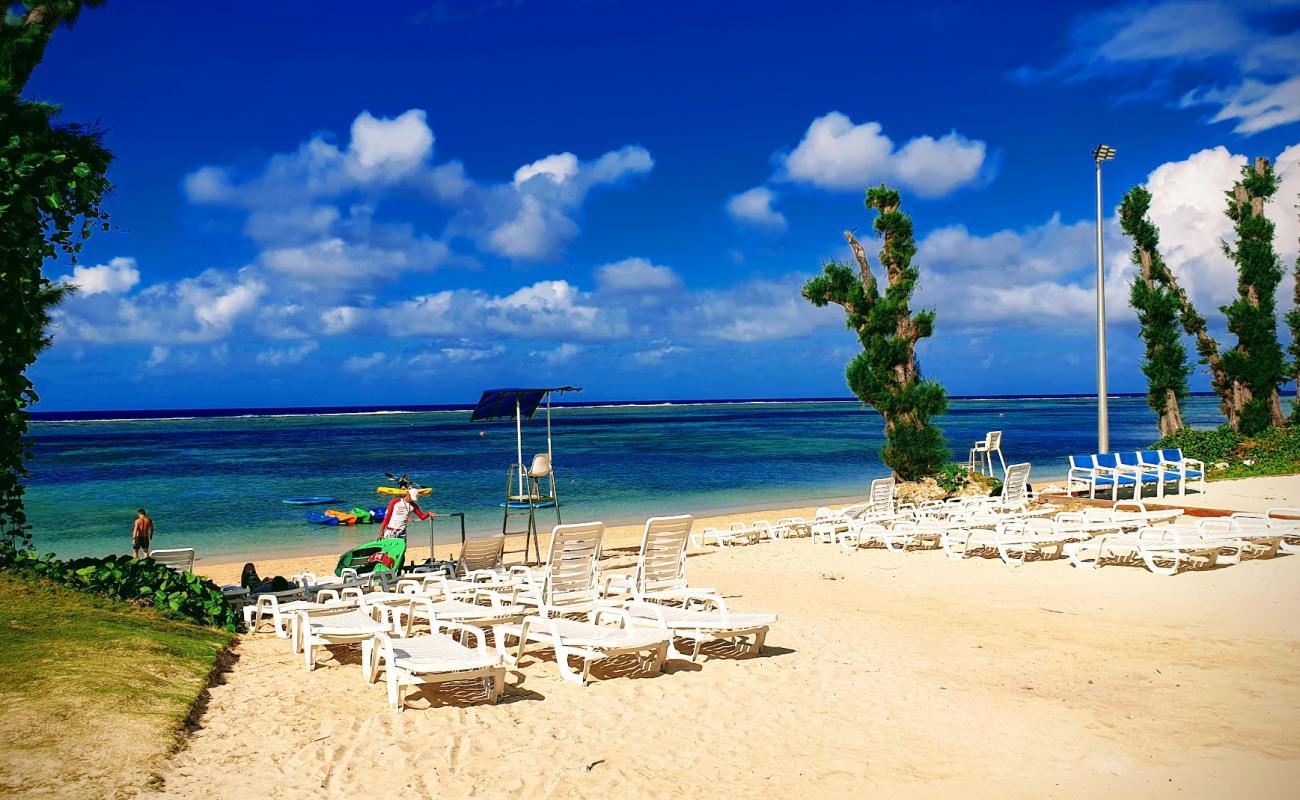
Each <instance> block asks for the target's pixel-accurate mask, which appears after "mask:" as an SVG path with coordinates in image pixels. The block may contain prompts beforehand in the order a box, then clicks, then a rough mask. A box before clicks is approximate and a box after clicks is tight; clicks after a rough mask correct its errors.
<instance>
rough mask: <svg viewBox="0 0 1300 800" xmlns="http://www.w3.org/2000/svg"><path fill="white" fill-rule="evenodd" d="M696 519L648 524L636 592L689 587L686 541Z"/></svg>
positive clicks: (638, 563) (688, 517)
mask: <svg viewBox="0 0 1300 800" xmlns="http://www.w3.org/2000/svg"><path fill="white" fill-rule="evenodd" d="M694 522H695V518H694V517H692V516H691V515H690V514H681V515H680V516H676V517H651V518H650V519H648V520H646V521H645V535H644V536H643V537H642V539H641V555H640V556H638V557H637V560H636V590H637V592H638V593H640V594H645V593H647V592H655V591H660V590H662V589H678V588H681V587H683V586H685V585H686V540H687V537H689V536H690V534H691V525H692V524H693V523H694Z"/></svg>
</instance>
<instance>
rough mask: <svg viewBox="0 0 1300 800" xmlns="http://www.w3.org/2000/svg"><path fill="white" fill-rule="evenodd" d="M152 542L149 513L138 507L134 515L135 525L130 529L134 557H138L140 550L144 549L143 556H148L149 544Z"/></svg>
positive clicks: (151, 526) (151, 524)
mask: <svg viewBox="0 0 1300 800" xmlns="http://www.w3.org/2000/svg"><path fill="white" fill-rule="evenodd" d="M152 542H153V520H151V519H149V515H148V514H146V513H144V509H143V508H142V509H140V510H139V511H137V512H136V515H135V527H134V528H132V529H131V548H132V550H134V552H135V555H134V557H135V558H139V557H140V551H141V550H143V551H144V557H145V558H148V557H149V545H150V544H151V543H152Z"/></svg>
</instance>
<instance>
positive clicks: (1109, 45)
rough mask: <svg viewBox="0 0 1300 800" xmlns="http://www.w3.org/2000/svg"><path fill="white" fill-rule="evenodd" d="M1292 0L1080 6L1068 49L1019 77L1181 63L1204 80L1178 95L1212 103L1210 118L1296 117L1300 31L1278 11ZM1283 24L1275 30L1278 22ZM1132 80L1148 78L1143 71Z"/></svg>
mask: <svg viewBox="0 0 1300 800" xmlns="http://www.w3.org/2000/svg"><path fill="white" fill-rule="evenodd" d="M1293 6H1295V3H1294V2H1293V1H1292V0H1280V1H1279V2H1268V3H1247V2H1236V3H1229V2H1220V1H1218V0H1213V1H1211V0H1164V2H1156V3H1149V4H1129V5H1124V6H1117V7H1114V8H1110V9H1105V10H1102V11H1098V12H1093V13H1089V14H1085V15H1083V16H1082V17H1080V18H1078V19H1077V20H1076V21H1075V23H1074V28H1073V33H1072V39H1073V46H1072V49H1071V51H1070V52H1069V53H1068V54H1066V55H1065V57H1063V58H1062V59H1061V60H1060V61H1059V62H1058V63H1057V64H1055V65H1053V66H1052V67H1049V68H1046V69H1036V68H1032V67H1022V68H1021V69H1019V70H1017V71H1016V72H1015V75H1016V76H1017V77H1019V78H1020V79H1022V80H1026V81H1036V80H1043V79H1054V78H1064V79H1066V80H1087V79H1091V78H1100V77H1110V76H1112V75H1113V74H1115V73H1117V72H1120V71H1133V70H1135V69H1136V70H1144V71H1146V72H1148V73H1150V72H1155V73H1157V74H1158V75H1162V76H1163V77H1162V78H1161V79H1160V80H1161V83H1163V82H1166V81H1167V80H1168V77H1167V76H1168V75H1170V74H1173V73H1175V72H1176V71H1182V72H1185V73H1187V74H1189V75H1195V76H1197V77H1196V79H1197V80H1201V81H1209V82H1208V83H1202V84H1200V85H1197V86H1195V87H1193V88H1192V89H1190V90H1187V91H1186V92H1184V93H1183V94H1182V96H1181V98H1178V101H1177V102H1178V104H1179V105H1180V106H1182V107H1185V108H1187V107H1193V106H1208V107H1210V108H1211V109H1214V113H1213V114H1212V115H1211V116H1210V118H1209V122H1211V123H1219V122H1229V123H1232V124H1233V126H1234V127H1233V130H1235V131H1236V132H1237V133H1244V134H1251V133H1258V132H1260V131H1264V130H1269V129H1271V128H1275V127H1277V126H1279V125H1285V124H1288V123H1292V122H1296V121H1297V120H1300V32H1297V31H1295V30H1293V29H1286V28H1287V19H1286V18H1285V17H1282V16H1281V15H1282V14H1283V13H1284V12H1286V11H1287V9H1288V7H1293ZM1279 29H1281V30H1279ZM1137 80H1138V81H1142V82H1147V83H1150V78H1149V76H1143V77H1141V78H1138V79H1137Z"/></svg>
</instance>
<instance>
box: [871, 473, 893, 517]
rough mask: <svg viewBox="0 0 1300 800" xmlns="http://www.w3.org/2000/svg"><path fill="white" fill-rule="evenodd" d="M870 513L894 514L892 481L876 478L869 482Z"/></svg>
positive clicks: (890, 479)
mask: <svg viewBox="0 0 1300 800" xmlns="http://www.w3.org/2000/svg"><path fill="white" fill-rule="evenodd" d="M869 505H870V513H872V514H892V513H894V479H893V478H877V479H875V480H874V481H872V482H871V499H870V502H869Z"/></svg>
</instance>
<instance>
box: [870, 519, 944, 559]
mask: <svg viewBox="0 0 1300 800" xmlns="http://www.w3.org/2000/svg"><path fill="white" fill-rule="evenodd" d="M942 538H943V527H942V525H941V524H940V523H939V521H938V520H933V519H920V520H917V521H915V522H906V521H900V522H895V523H894V524H893V525H891V526H889V527H888V528H885V533H884V536H883V539H882V543H883V544H884V545H885V549H886V550H889V551H890V552H894V553H905V552H907V551H908V550H910V549H922V550H924V549H931V548H936V547H939V546H940V540H941V539H942Z"/></svg>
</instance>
